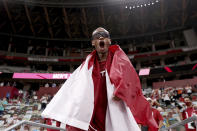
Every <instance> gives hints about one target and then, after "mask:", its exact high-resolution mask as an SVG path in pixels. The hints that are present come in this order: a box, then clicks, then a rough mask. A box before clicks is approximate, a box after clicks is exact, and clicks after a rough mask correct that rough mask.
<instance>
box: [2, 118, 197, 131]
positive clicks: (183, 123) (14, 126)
mask: <svg viewBox="0 0 197 131" xmlns="http://www.w3.org/2000/svg"><path fill="white" fill-rule="evenodd" d="M189 122H194V123H195V126H196V127H197V116H196V115H195V116H192V117H190V118H188V119H185V120H183V121H181V122H178V123H175V124H172V125H171V126H169V127H167V128H164V129H161V130H160V131H170V129H172V128H176V127H178V126H180V125H185V124H187V123H189ZM24 125H31V126H36V127H44V128H49V129H55V130H60V131H66V129H63V128H60V127H54V126H50V125H46V124H40V123H36V122H31V121H20V122H19V123H16V124H15V125H12V126H10V127H9V128H7V129H5V130H4V131H11V130H12V129H15V128H17V127H19V126H21V128H20V131H24ZM196 131H197V128H196Z"/></svg>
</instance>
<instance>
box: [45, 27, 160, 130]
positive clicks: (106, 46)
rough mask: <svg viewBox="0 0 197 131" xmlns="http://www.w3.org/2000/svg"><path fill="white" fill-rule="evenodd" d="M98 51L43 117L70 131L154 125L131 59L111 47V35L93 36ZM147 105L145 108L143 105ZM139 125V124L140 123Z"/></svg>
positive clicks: (99, 30) (97, 33)
mask: <svg viewBox="0 0 197 131" xmlns="http://www.w3.org/2000/svg"><path fill="white" fill-rule="evenodd" d="M91 42H92V46H93V47H95V50H94V51H93V52H92V53H91V54H90V55H88V56H87V58H86V60H85V61H84V62H83V63H82V65H81V66H80V67H79V68H78V69H76V70H75V71H74V72H73V74H72V76H71V77H70V78H69V79H68V80H67V81H66V82H65V83H64V85H63V86H62V88H61V89H60V90H59V91H58V93H57V94H56V95H55V96H54V98H53V99H52V100H51V102H50V103H49V104H48V106H47V108H46V109H45V110H44V112H43V113H42V116H44V117H48V118H52V119H55V120H58V121H60V122H62V123H66V124H67V131H83V130H89V131H95V130H97V131H120V130H122V131H139V130H140V129H139V127H138V125H137V123H139V124H141V123H148V124H149V125H151V127H152V128H153V129H155V128H157V127H156V123H154V122H155V121H152V119H151V118H152V117H151V113H150V112H151V111H150V108H146V107H148V106H149V103H148V102H147V101H146V100H145V98H144V96H143V94H142V91H141V85H140V80H139V78H138V75H137V73H136V72H135V69H134V68H133V66H132V64H131V63H130V60H129V59H128V57H127V56H126V55H125V54H124V52H123V51H122V50H121V49H120V47H119V46H117V45H111V39H110V35H109V32H108V31H107V30H105V29H104V28H101V27H99V28H97V29H96V30H95V31H94V32H93V33H92V41H91ZM139 103H143V104H139ZM136 121H137V123H136Z"/></svg>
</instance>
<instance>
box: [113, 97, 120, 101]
mask: <svg viewBox="0 0 197 131" xmlns="http://www.w3.org/2000/svg"><path fill="white" fill-rule="evenodd" d="M113 99H114V100H115V101H120V100H121V99H120V98H118V97H117V96H114V97H113Z"/></svg>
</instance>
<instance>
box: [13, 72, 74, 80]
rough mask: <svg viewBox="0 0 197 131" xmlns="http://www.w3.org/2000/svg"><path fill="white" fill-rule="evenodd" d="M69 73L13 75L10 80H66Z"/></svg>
mask: <svg viewBox="0 0 197 131" xmlns="http://www.w3.org/2000/svg"><path fill="white" fill-rule="evenodd" d="M70 75H71V73H64V74H60V73H57V74H52V73H14V75H13V77H12V78H18V79H68V78H69V77H70Z"/></svg>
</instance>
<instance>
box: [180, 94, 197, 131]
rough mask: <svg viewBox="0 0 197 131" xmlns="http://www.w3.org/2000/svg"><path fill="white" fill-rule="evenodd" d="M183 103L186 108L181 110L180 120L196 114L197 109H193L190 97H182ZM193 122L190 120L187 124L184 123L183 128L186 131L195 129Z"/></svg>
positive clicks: (194, 130)
mask: <svg viewBox="0 0 197 131" xmlns="http://www.w3.org/2000/svg"><path fill="white" fill-rule="evenodd" d="M184 103H185V105H186V106H187V108H186V109H185V110H184V111H183V112H182V117H181V119H182V120H185V119H187V118H189V117H191V116H193V115H194V114H197V111H196V110H195V109H194V106H193V104H192V100H191V98H190V97H185V98H184ZM193 125H194V122H193V123H192V122H190V123H188V124H186V125H185V129H186V131H196V129H195V128H194V126H193Z"/></svg>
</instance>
